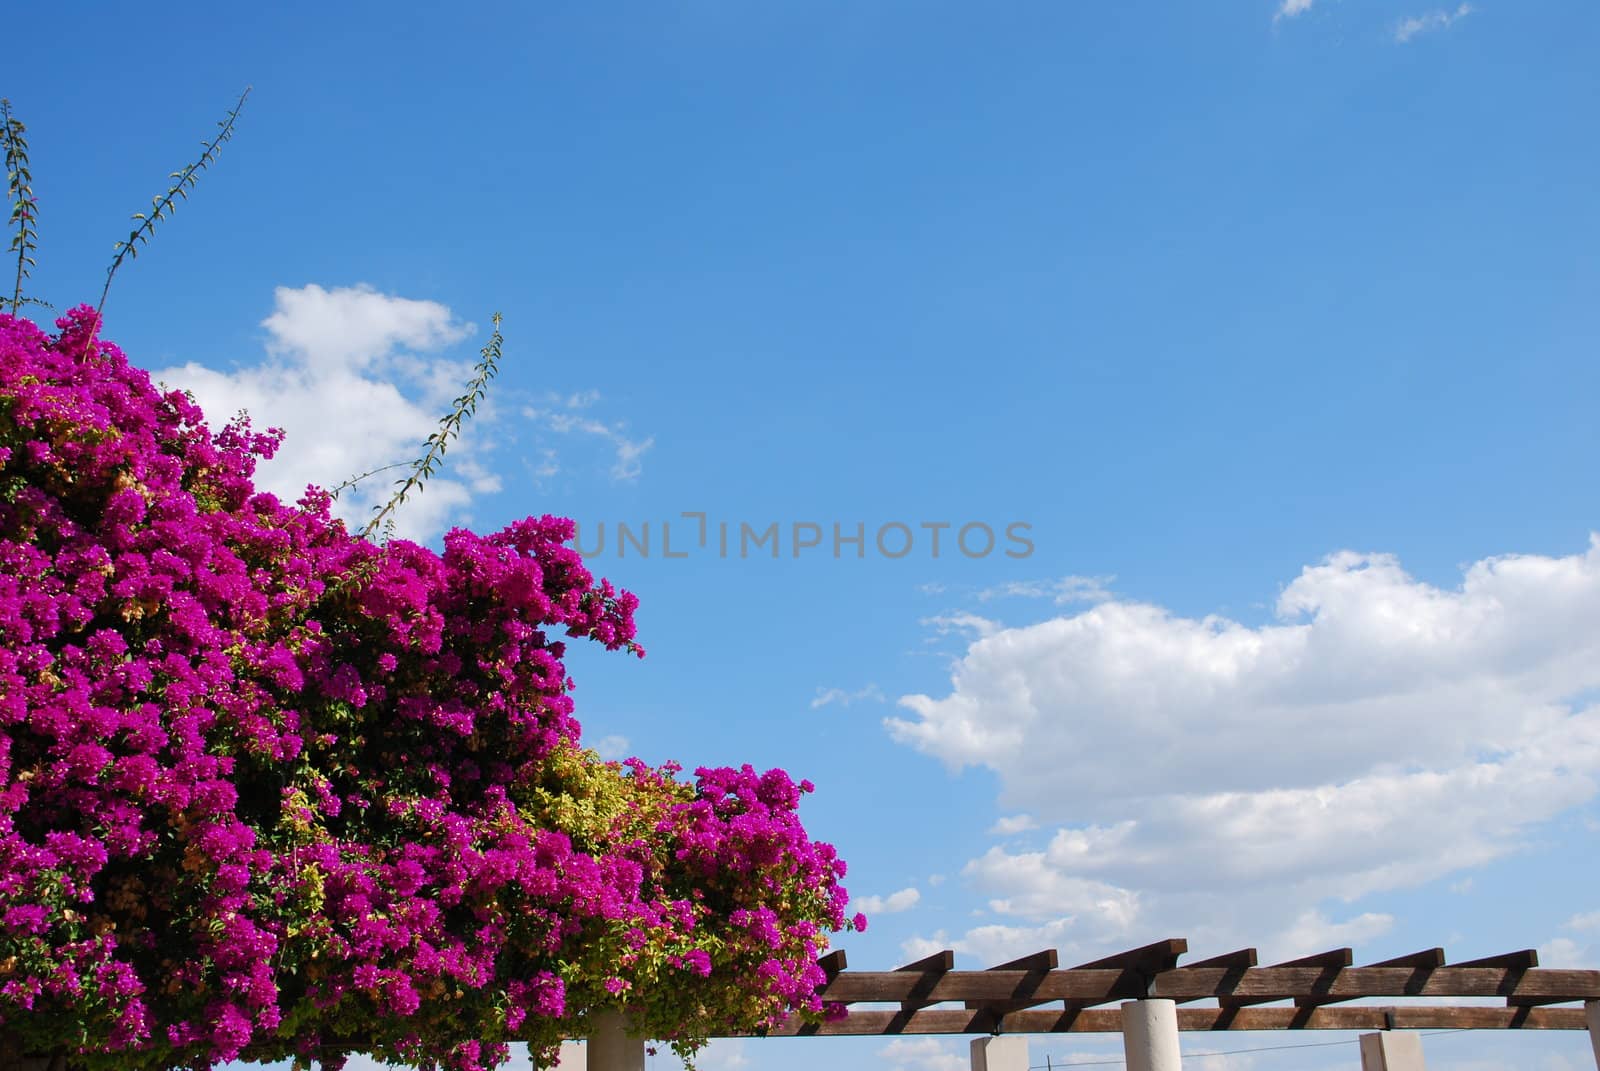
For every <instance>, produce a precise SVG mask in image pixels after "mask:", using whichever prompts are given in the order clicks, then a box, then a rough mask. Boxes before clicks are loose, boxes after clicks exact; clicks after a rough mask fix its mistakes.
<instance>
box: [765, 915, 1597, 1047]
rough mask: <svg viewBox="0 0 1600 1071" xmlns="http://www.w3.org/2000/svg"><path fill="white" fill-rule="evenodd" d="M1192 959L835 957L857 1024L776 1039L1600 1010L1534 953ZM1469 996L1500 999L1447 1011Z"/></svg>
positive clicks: (1519, 1017)
mask: <svg viewBox="0 0 1600 1071" xmlns="http://www.w3.org/2000/svg"><path fill="white" fill-rule="evenodd" d="M1188 950H1189V943H1188V942H1187V941H1185V940H1183V939H1182V938H1175V939H1171V940H1166V941H1158V942H1156V943H1155V944H1152V945H1146V946H1144V947H1143V948H1135V949H1129V950H1128V951H1126V952H1119V953H1117V954H1116V955H1113V956H1107V957H1105V958H1103V959H1097V960H1094V961H1092V962H1089V963H1083V964H1079V965H1078V966H1076V967H1068V968H1061V967H1059V966H1058V963H1057V955H1056V952H1055V950H1054V949H1049V950H1046V951H1043V952H1036V953H1034V954H1033V955H1031V956H1024V957H1023V958H1021V959H1017V960H1012V961H1011V962H1009V963H1002V964H1000V965H999V966H996V967H991V968H989V969H988V970H982V971H958V970H955V969H954V965H955V954H954V953H953V952H948V951H946V952H939V953H936V954H935V955H932V956H929V957H927V958H926V959H920V960H918V961H917V962H915V963H908V964H906V965H905V966H903V967H897V968H895V969H894V970H891V971H852V970H846V969H845V965H846V964H845V955H844V953H843V951H838V952H834V953H831V954H830V955H828V956H826V957H824V958H823V959H822V960H821V961H819V962H820V965H821V966H822V968H823V970H824V971H826V972H827V973H828V976H829V978H828V983H827V985H826V986H825V987H824V988H823V989H822V991H821V997H822V999H823V1000H825V1001H834V1002H837V1003H840V1004H844V1005H845V1006H846V1008H847V1010H848V1014H847V1015H846V1016H845V1017H844V1018H843V1019H840V1020H838V1021H835V1022H828V1023H820V1024H813V1023H802V1022H799V1021H795V1020H791V1021H790V1022H789V1023H787V1024H785V1025H783V1026H782V1027H779V1028H778V1029H776V1030H773V1031H771V1032H770V1036H794V1035H854V1036H860V1035H903V1034H1059V1033H1120V1032H1121V1030H1122V1010H1121V1009H1120V1008H1118V1007H1103V1005H1110V1004H1114V1003H1119V1002H1122V1001H1138V1000H1149V999H1161V1000H1170V1001H1172V1002H1173V1003H1174V1004H1175V1005H1181V1007H1178V1008H1177V1009H1176V1011H1177V1023H1178V1029H1179V1030H1462V1029H1466V1030H1585V1029H1588V1028H1589V1022H1588V1018H1587V1016H1586V1013H1585V1008H1584V1006H1583V1005H1585V1004H1586V1003H1589V1002H1594V1001H1600V970H1595V971H1588V970H1584V971H1575V970H1551V969H1548V968H1542V967H1540V966H1539V956H1538V953H1537V952H1535V951H1534V950H1532V949H1525V950H1523V951H1520V952H1509V953H1506V954H1504V955H1499V956H1489V957H1486V958H1483V959H1474V960H1468V961H1466V962H1462V963H1453V964H1449V963H1447V962H1446V960H1445V954H1444V950H1443V949H1439V948H1430V949H1428V950H1426V951H1423V952H1417V953H1413V954H1412V955H1409V956H1400V957H1397V958H1395V959H1386V960H1383V961H1381V962H1378V963H1368V964H1363V965H1362V966H1359V967H1357V966H1354V962H1355V955H1354V952H1353V951H1352V950H1351V949H1348V948H1336V949H1333V950H1331V951H1328V952H1321V953H1318V954H1317V955H1314V956H1306V957H1303V958H1301V959H1293V960H1289V961H1288V962H1285V963H1275V964H1272V965H1270V966H1266V967H1262V966H1259V965H1258V964H1257V956H1256V950H1255V949H1253V948H1244V949H1240V950H1239V951H1237V952H1229V953H1226V954H1225V955H1220V956H1212V957H1209V958H1206V959H1200V960H1195V961H1192V962H1189V963H1180V960H1181V959H1182V957H1183V956H1184V955H1185V954H1186V953H1187V952H1188ZM1388 998H1394V999H1395V1000H1396V1001H1397V1002H1396V1003H1388V1004H1377V1005H1374V1004H1370V1003H1369V1004H1359V1005H1353V1004H1349V1003H1347V1002H1349V1001H1356V1000H1362V1001H1370V1000H1374V999H1377V1000H1383V999H1388ZM1463 998H1495V999H1498V1000H1499V1001H1501V1002H1502V1003H1501V1004H1500V1005H1499V1006H1483V1005H1477V1006H1470V1005H1462V1004H1459V1003H1448V1002H1450V1001H1458V1000H1461V999H1463ZM1441 1002H1446V1003H1441ZM883 1005H894V1007H883ZM1264 1005H1276V1006H1270V1007H1269V1006H1264ZM1558 1005H1577V1006H1576V1007H1570V1006H1569V1007H1559V1006H1558Z"/></svg>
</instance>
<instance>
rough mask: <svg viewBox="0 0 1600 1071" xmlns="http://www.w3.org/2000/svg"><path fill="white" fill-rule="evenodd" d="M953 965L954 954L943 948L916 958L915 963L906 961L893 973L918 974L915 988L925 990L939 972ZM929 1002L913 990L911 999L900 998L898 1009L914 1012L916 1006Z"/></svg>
mask: <svg viewBox="0 0 1600 1071" xmlns="http://www.w3.org/2000/svg"><path fill="white" fill-rule="evenodd" d="M955 965H956V954H955V953H954V952H952V951H950V950H949V949H945V950H944V951H942V952H935V953H934V954H933V955H931V956H925V957H923V958H922V959H919V960H917V961H916V962H915V963H907V964H906V965H905V966H904V967H896V968H895V973H896V974H917V975H920V976H921V977H920V981H919V983H918V986H917V988H918V989H921V990H927V989H931V988H932V987H933V984H934V983H935V982H937V981H938V980H939V976H940V975H941V974H944V973H946V972H948V971H950V970H951V969H953V968H954V967H955ZM929 1003H930V1002H929V1001H926V1000H923V999H921V997H919V996H916V995H915V991H913V997H912V999H910V1000H902V1001H901V1002H900V1010H901V1011H903V1012H914V1011H916V1010H917V1009H918V1008H926V1007H927V1006H928V1004H929Z"/></svg>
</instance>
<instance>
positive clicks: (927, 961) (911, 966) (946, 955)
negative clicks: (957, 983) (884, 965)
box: [895, 948, 956, 974]
mask: <svg viewBox="0 0 1600 1071" xmlns="http://www.w3.org/2000/svg"><path fill="white" fill-rule="evenodd" d="M955 965H956V954H955V953H954V952H952V951H950V950H949V949H948V948H947V949H945V950H944V951H943V952H935V953H934V954H933V955H931V956H924V957H923V958H922V959H919V960H917V961H915V962H913V963H907V964H906V965H905V966H904V967H896V968H895V971H896V972H897V973H898V972H901V971H904V972H908V973H909V972H911V971H936V972H938V973H941V974H942V973H944V972H945V971H949V970H954V969H955Z"/></svg>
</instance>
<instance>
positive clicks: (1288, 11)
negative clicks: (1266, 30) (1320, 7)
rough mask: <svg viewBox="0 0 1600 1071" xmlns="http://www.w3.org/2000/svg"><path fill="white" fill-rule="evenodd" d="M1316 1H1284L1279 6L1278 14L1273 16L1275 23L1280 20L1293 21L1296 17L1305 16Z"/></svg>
mask: <svg viewBox="0 0 1600 1071" xmlns="http://www.w3.org/2000/svg"><path fill="white" fill-rule="evenodd" d="M1315 2H1316V0H1283V3H1281V4H1279V5H1278V13H1277V14H1276V15H1273V16H1272V19H1273V21H1274V22H1276V21H1277V20H1278V19H1292V18H1294V17H1295V16H1296V15H1304V14H1305V13H1306V12H1307V11H1310V10H1311V5H1312V4H1313V3H1315Z"/></svg>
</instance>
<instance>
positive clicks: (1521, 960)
mask: <svg viewBox="0 0 1600 1071" xmlns="http://www.w3.org/2000/svg"><path fill="white" fill-rule="evenodd" d="M1538 965H1539V953H1538V950H1536V949H1532V948H1524V949H1522V950H1521V951H1520V952H1502V953H1501V954H1500V955H1498V956H1484V957H1483V958H1482V959H1469V960H1467V961H1466V962H1465V963H1457V964H1456V966H1457V967H1502V968H1504V969H1505V970H1508V971H1526V970H1532V969H1533V968H1534V967H1537V966H1538Z"/></svg>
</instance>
